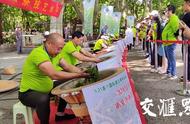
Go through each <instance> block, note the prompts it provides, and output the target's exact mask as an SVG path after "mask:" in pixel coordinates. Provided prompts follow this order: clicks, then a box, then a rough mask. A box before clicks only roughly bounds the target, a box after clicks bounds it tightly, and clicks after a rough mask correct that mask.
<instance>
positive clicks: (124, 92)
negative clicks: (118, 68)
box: [82, 71, 142, 124]
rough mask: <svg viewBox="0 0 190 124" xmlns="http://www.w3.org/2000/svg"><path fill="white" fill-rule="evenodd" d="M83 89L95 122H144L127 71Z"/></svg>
mask: <svg viewBox="0 0 190 124" xmlns="http://www.w3.org/2000/svg"><path fill="white" fill-rule="evenodd" d="M82 91H83V94H84V97H85V101H86V104H87V107H88V111H89V114H90V117H91V120H92V123H93V124H142V123H141V120H140V117H139V113H138V110H137V108H136V104H135V101H134V96H133V93H132V91H131V87H130V84H129V80H128V77H127V74H126V72H125V71H123V72H122V73H120V74H118V75H117V76H115V77H113V78H111V79H109V80H106V81H103V82H102V83H99V84H95V85H92V86H89V87H86V88H84V89H82Z"/></svg>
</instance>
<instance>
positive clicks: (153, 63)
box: [150, 44, 162, 67]
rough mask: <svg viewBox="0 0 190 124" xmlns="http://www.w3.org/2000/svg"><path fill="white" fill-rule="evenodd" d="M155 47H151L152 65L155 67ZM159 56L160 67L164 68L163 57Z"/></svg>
mask: <svg viewBox="0 0 190 124" xmlns="http://www.w3.org/2000/svg"><path fill="white" fill-rule="evenodd" d="M152 45H153V49H152V48H151V47H150V49H152V50H151V52H150V53H151V54H150V55H151V65H154V66H155V44H152ZM157 45H158V44H157ZM157 56H158V67H161V66H162V56H160V55H159V54H157Z"/></svg>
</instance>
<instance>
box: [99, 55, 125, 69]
mask: <svg viewBox="0 0 190 124" xmlns="http://www.w3.org/2000/svg"><path fill="white" fill-rule="evenodd" d="M121 65H122V64H121V61H120V60H118V59H117V57H112V58H110V59H108V60H106V61H103V62H100V63H98V64H97V67H98V71H102V70H106V69H111V68H118V67H121Z"/></svg>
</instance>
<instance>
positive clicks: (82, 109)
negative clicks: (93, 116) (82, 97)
mask: <svg viewBox="0 0 190 124" xmlns="http://www.w3.org/2000/svg"><path fill="white" fill-rule="evenodd" d="M70 106H71V109H72V111H73V113H74V114H75V116H77V117H81V118H82V117H84V116H88V115H89V112H88V109H87V106H86V104H85V103H82V104H71V105H70Z"/></svg>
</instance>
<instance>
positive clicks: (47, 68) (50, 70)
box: [38, 61, 88, 80]
mask: <svg viewBox="0 0 190 124" xmlns="http://www.w3.org/2000/svg"><path fill="white" fill-rule="evenodd" d="M38 67H39V69H40V70H41V71H42V72H43V73H44V74H46V75H47V76H49V77H50V78H51V79H52V80H69V79H73V78H80V77H86V76H88V74H87V73H69V72H64V71H56V70H55V69H54V67H53V65H52V64H51V62H49V61H46V62H43V63H41V64H39V66H38Z"/></svg>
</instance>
